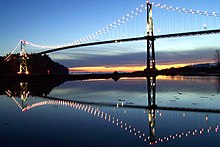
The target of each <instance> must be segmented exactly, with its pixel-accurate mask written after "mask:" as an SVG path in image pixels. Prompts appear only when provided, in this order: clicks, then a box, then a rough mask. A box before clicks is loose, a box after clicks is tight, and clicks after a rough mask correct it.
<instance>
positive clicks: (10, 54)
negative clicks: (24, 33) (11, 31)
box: [4, 42, 20, 62]
mask: <svg viewBox="0 0 220 147" xmlns="http://www.w3.org/2000/svg"><path fill="white" fill-rule="evenodd" d="M19 45H20V42H19V43H18V44H17V46H16V47H15V48H14V49H13V51H12V52H10V53H9V55H8V56H7V57H6V58H5V59H4V61H7V62H8V61H9V60H10V57H11V56H12V55H13V53H14V52H15V51H16V49H17V48H18V46H19Z"/></svg>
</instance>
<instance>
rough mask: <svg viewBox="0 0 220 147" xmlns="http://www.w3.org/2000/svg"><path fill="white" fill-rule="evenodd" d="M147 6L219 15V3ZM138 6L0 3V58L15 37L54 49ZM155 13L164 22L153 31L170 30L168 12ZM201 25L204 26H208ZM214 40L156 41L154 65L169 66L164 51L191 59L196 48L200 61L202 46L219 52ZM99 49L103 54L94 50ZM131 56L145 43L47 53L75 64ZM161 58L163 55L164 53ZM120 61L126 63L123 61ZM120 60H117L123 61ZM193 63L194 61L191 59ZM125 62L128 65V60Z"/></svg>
mask: <svg viewBox="0 0 220 147" xmlns="http://www.w3.org/2000/svg"><path fill="white" fill-rule="evenodd" d="M151 2H155V3H161V4H163V5H170V6H174V7H179V8H187V9H193V10H200V11H208V12H218V13H220V8H219V6H220V1H219V0H210V1H195V0H187V1H186V0H154V1H151ZM144 4H145V1H144V0H108V1H107V0H92V1H89V0H22V1H21V0H0V34H1V35H0V40H1V41H0V55H5V54H7V53H9V52H10V51H12V50H13V48H14V47H15V46H16V45H17V43H18V42H19V40H21V39H24V40H28V41H30V42H33V43H36V44H40V45H59V44H62V43H68V42H71V41H74V40H77V39H80V38H82V37H85V36H87V35H90V34H92V33H95V32H96V31H98V30H99V29H102V28H103V27H106V26H107V25H109V24H111V23H113V22H114V21H117V20H118V19H120V18H122V17H123V16H126V15H127V14H128V13H130V12H131V11H132V10H135V8H136V7H139V6H140V5H144ZM156 10H157V9H156V8H155V11H154V14H155V16H157V17H156V18H154V19H157V20H161V21H162V20H164V23H162V24H158V26H160V27H161V28H159V27H158V28H155V30H160V31H161V32H162V31H163V30H162V28H168V29H169V28H173V25H175V24H174V23H172V18H167V21H169V22H167V21H166V20H165V19H166V17H167V15H169V14H171V12H167V14H165V15H162V14H160V10H158V11H156ZM161 13H162V10H161ZM165 13H166V12H165ZM154 14H153V15H154ZM171 15H173V16H174V17H173V18H177V17H175V15H176V14H171ZM181 15H182V17H183V18H184V17H185V19H187V16H184V15H185V14H181ZM189 17H191V16H189ZM189 17H188V18H189ZM190 19H194V21H195V24H193V27H195V28H196V27H197V26H198V25H200V24H198V23H201V26H202V25H203V23H205V22H203V21H206V20H207V21H209V22H211V23H210V26H212V28H219V27H220V25H218V24H220V20H219V19H220V18H213V17H203V18H201V19H200V18H197V16H195V17H194V16H193V18H192V17H191V18H190ZM137 21H139V22H140V21H142V20H138V19H137ZM143 21H146V20H143ZM181 21H182V23H187V21H184V20H179V22H181ZM199 21H200V22H199ZM155 22H156V21H155ZM216 23H217V24H216ZM155 24H156V23H155ZM176 25H178V24H176ZM187 25H188V26H189V25H190V24H187ZM206 25H207V24H206ZM207 27H209V25H208V26H207ZM212 28H210V29H212ZM208 29H209V28H208ZM158 32H159V31H158ZM219 38H220V37H219V35H211V36H206V37H195V38H193V37H188V38H183V39H168V40H161V41H158V43H157V44H156V48H157V50H158V52H161V54H159V53H158V56H159V57H161V58H160V60H159V61H161V62H163V61H164V62H173V61H170V60H167V61H165V60H166V59H165V58H164V59H163V57H164V56H163V54H165V53H167V52H170V51H171V50H170V49H173V50H172V52H173V51H177V50H178V51H185V52H186V51H187V53H188V54H190V53H189V52H193V53H194V54H193V55H196V54H197V53H196V50H198V49H200V48H201V49H203V50H204V52H202V53H201V57H200V56H199V55H198V58H199V57H200V58H209V57H205V55H207V52H208V51H207V48H210V49H212V50H211V51H209V52H210V53H209V54H211V52H212V51H214V50H215V49H219V48H220V44H219V43H218V42H217V41H218V40H219ZM203 43H204V44H203ZM99 49H101V50H103V52H100V50H99ZM40 50H42V49H36V50H35V49H34V48H33V47H29V46H28V48H27V51H28V52H35V51H40ZM134 52H135V53H136V54H138V53H140V54H141V53H143V52H145V43H143V42H141V43H140V44H138V42H137V43H133V44H132V45H131V44H128V45H126V44H125V45H124V46H123V45H118V46H117V45H112V46H101V47H90V48H85V49H84V50H80V49H77V50H76V51H63V52H60V53H53V54H52V55H51V56H52V57H54V59H57V60H62V59H64V60H67V59H77V62H80V59H82V60H83V58H84V59H85V58H86V60H89V59H90V58H91V60H93V58H96V56H97V58H100V60H101V57H103V54H104V55H106V54H109V55H110V56H111V57H113V56H114V55H117V57H118V56H126V55H128V54H129V56H131V55H130V54H132V53H134ZM125 53H126V54H125ZM162 53H163V54H162ZM198 54H199V53H198ZM203 54H205V55H203ZM166 55H168V56H169V55H170V53H169V54H166ZM173 57H174V56H173ZM182 57H183V56H182ZM124 58H125V59H126V57H124ZM124 58H123V61H124V60H125V59H124ZM175 58H176V59H180V60H181V57H179V56H178V55H177V54H175ZM193 59H195V60H197V58H193ZM193 59H189V60H193ZM109 60H110V59H109ZM114 60H117V59H114ZM118 60H119V62H120V58H118ZM128 60H130V59H128ZM88 62H89V61H88ZM93 62H94V61H93ZM99 62H100V61H99ZM136 62H137V63H138V61H136ZM64 63H66V64H68V65H67V66H69V67H70V66H80V65H76V64H74V61H73V64H72V65H71V64H70V63H69V62H68V63H67V62H64ZM127 63H128V64H130V63H129V61H128V62H127ZM95 64H96V63H94V65H95ZM105 64H107V63H105ZM109 64H114V62H113V61H111V62H110V61H109ZM121 64H126V62H121ZM140 64H142V62H140ZM86 65H88V64H85V66H86ZM91 66H92V65H91Z"/></svg>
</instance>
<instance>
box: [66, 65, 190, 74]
mask: <svg viewBox="0 0 220 147" xmlns="http://www.w3.org/2000/svg"><path fill="white" fill-rule="evenodd" d="M186 65H188V64H174V65H157V66H156V68H157V69H158V70H161V69H166V68H171V67H176V68H177V67H183V66H186ZM145 68H146V66H115V67H114V66H112V67H105V66H91V67H73V68H69V71H70V72H91V73H92V72H100V73H103V72H114V71H118V72H133V71H143V70H144V69H145Z"/></svg>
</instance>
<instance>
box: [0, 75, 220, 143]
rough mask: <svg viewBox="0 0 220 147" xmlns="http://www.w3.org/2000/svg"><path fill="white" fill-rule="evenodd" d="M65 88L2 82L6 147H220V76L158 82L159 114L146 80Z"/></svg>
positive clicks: (1, 138) (0, 137)
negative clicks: (151, 102)
mask: <svg viewBox="0 0 220 147" xmlns="http://www.w3.org/2000/svg"><path fill="white" fill-rule="evenodd" d="M57 82H58V81H57ZM154 82H155V81H154ZM61 83H62V82H60V83H59V82H58V83H54V82H49V81H46V82H45V81H41V82H39V83H37V82H36V81H35V82H33V81H32V82H30V81H29V82H23V83H22V82H18V83H16V82H13V81H10V82H2V81H1V86H0V87H1V90H0V94H1V96H0V117H1V119H0V144H1V146H77V147H78V146H96V147H97V146H143V147H145V146H155V147H157V146H158V147H163V146H180V147H181V146H184V147H185V146H200V147H202V146H204V147H206V146H216V147H217V146H220V142H219V138H220V134H219V130H218V129H219V123H220V113H219V112H220V107H219V104H220V94H219V92H220V88H219V87H220V79H219V78H217V77H157V79H156V89H155V90H156V91H155V93H154V91H150V92H151V93H152V95H151V96H152V97H155V105H156V109H155V107H151V108H150V109H147V106H148V92H149V91H148V86H149V85H148V84H147V83H148V82H147V79H146V78H124V79H120V80H119V81H117V82H115V81H113V80H111V79H108V80H88V81H68V82H65V83H63V84H61ZM6 93H7V94H6ZM27 95H28V97H27ZM22 99H23V100H22ZM171 108H172V110H171Z"/></svg>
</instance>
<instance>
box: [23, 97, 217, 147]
mask: <svg viewBox="0 0 220 147" xmlns="http://www.w3.org/2000/svg"><path fill="white" fill-rule="evenodd" d="M47 104H52V105H54V104H55V105H64V106H70V107H73V108H75V109H78V110H82V111H85V112H87V113H91V114H92V115H94V116H98V117H100V118H103V119H104V120H106V119H107V118H108V121H109V122H111V123H112V124H115V125H116V126H119V127H120V128H122V129H123V130H125V131H129V132H130V133H132V134H133V135H134V136H137V137H138V138H139V139H141V140H142V141H144V142H146V141H147V140H150V136H146V134H145V133H142V132H141V131H140V130H138V129H136V128H135V127H132V125H130V124H127V123H125V122H123V121H122V120H119V119H118V118H115V117H113V116H111V115H110V114H108V113H106V112H103V111H101V110H100V109H99V108H98V107H96V108H93V107H91V106H88V105H84V104H78V103H75V102H66V101H56V100H55V101H44V102H39V103H36V104H33V105H31V106H27V107H26V108H25V109H26V110H29V109H31V108H33V107H37V106H42V105H47ZM156 112H157V113H161V112H159V111H156ZM161 114H162V113H161ZM184 114H185V113H183V115H184ZM218 129H219V126H218V125H217V126H216V127H211V126H210V127H208V128H207V129H204V128H202V129H195V130H193V131H187V132H186V133H184V132H182V133H179V134H175V135H169V137H161V138H159V139H158V140H155V141H154V142H150V144H156V143H159V142H165V141H169V140H171V139H177V138H182V137H184V136H185V137H188V136H190V135H192V136H194V135H197V134H203V133H205V132H207V133H210V132H211V131H213V132H216V133H217V132H218Z"/></svg>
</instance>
